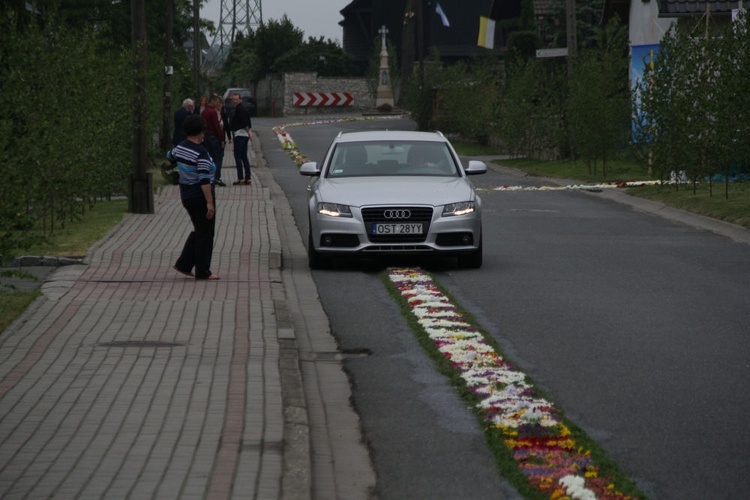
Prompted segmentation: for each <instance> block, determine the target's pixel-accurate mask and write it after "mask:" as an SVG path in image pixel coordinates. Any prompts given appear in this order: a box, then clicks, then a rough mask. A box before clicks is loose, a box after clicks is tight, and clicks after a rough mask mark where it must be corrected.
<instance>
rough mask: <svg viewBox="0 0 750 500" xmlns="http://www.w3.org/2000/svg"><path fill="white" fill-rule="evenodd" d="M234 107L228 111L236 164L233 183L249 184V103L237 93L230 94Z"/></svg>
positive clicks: (250, 125)
mask: <svg viewBox="0 0 750 500" xmlns="http://www.w3.org/2000/svg"><path fill="white" fill-rule="evenodd" d="M232 102H233V103H234V108H233V109H232V110H231V111H230V113H231V116H230V118H229V128H230V129H231V130H232V134H233V135H234V161H235V163H236V165H237V179H238V180H237V182H235V184H250V182H251V181H250V160H249V159H248V157H247V145H248V143H249V141H250V128H251V127H252V124H251V121H250V115H251V113H252V111H251V107H250V104H249V103H248V102H245V101H243V100H242V99H241V98H240V95H239V94H233V95H232Z"/></svg>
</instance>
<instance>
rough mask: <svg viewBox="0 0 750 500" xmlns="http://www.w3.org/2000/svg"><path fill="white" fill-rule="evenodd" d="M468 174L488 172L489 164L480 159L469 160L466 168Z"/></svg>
mask: <svg viewBox="0 0 750 500" xmlns="http://www.w3.org/2000/svg"><path fill="white" fill-rule="evenodd" d="M464 172H466V175H478V174H486V173H487V164H486V163H484V162H483V161H479V160H469V165H468V166H467V167H466V168H465V169H464Z"/></svg>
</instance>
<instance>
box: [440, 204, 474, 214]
mask: <svg viewBox="0 0 750 500" xmlns="http://www.w3.org/2000/svg"><path fill="white" fill-rule="evenodd" d="M473 212H474V202H473V201H462V202H459V203H450V204H448V205H445V206H444V207H443V217H456V216H459V215H467V214H470V213H473Z"/></svg>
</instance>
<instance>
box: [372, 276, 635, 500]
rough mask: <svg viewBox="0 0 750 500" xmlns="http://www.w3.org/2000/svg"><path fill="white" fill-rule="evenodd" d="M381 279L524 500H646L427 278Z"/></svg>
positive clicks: (615, 466)
mask: <svg viewBox="0 0 750 500" xmlns="http://www.w3.org/2000/svg"><path fill="white" fill-rule="evenodd" d="M381 277H382V279H383V282H384V283H385V285H386V287H387V289H388V291H389V293H390V294H391V295H392V296H393V297H394V299H395V300H396V301H397V302H398V303H399V305H400V306H401V310H402V314H403V315H404V317H405V318H406V320H407V322H408V324H409V326H410V327H411V329H412V330H413V331H414V332H415V334H416V337H417V339H418V341H419V343H420V345H421V346H422V347H423V348H424V349H425V351H426V352H427V353H428V355H429V356H430V357H431V358H432V359H433V360H434V361H435V363H436V366H437V368H438V371H439V372H440V373H442V374H444V375H445V376H447V377H448V378H449V380H450V383H451V385H452V386H453V387H454V388H455V390H456V391H457V393H458V394H459V395H460V396H461V397H462V398H463V399H464V400H465V401H466V403H467V404H468V405H469V406H470V407H471V408H472V409H473V411H474V413H475V415H476V416H477V418H478V421H479V423H480V425H481V427H482V429H483V430H484V432H485V436H486V439H487V443H488V446H489V448H490V450H491V451H492V452H493V454H494V455H495V458H496V462H497V464H498V467H499V469H500V472H501V474H502V475H503V476H504V477H505V478H506V479H507V480H508V481H509V482H511V483H512V484H513V485H514V486H515V487H516V488H517V489H518V491H519V492H520V493H521V494H522V495H523V496H524V497H525V498H566V497H569V498H643V497H644V495H643V493H642V492H641V491H639V490H638V488H637V487H636V486H635V484H634V483H633V481H632V480H630V479H629V478H628V477H627V476H626V475H625V474H624V473H623V472H622V471H621V470H620V469H619V467H618V466H617V465H616V464H615V463H614V462H613V461H612V460H611V459H610V458H609V457H608V455H607V454H606V452H604V450H603V449H601V447H600V446H599V445H598V444H597V443H596V442H595V441H594V440H592V439H591V438H589V437H588V436H587V435H586V433H585V432H583V430H581V429H580V428H579V427H578V426H576V425H575V424H573V423H572V422H571V421H569V420H568V419H567V418H566V417H565V415H564V414H563V412H562V410H561V409H559V408H557V407H555V406H554V405H553V404H552V403H550V402H549V401H550V400H549V398H547V397H546V396H545V395H544V394H543V392H542V391H540V390H539V389H538V388H537V387H536V384H534V383H533V381H532V380H531V379H530V377H528V376H526V375H525V374H524V373H522V372H521V371H520V370H518V369H517V368H516V367H515V364H514V363H512V362H511V361H509V360H508V359H507V358H506V357H505V355H504V354H503V353H502V351H501V350H500V348H499V346H498V345H497V343H496V342H495V341H494V339H493V338H492V337H491V336H490V335H488V334H487V333H486V332H485V331H484V330H482V329H481V328H480V327H478V326H476V325H477V323H476V321H475V320H474V319H473V318H472V317H471V315H470V314H468V313H467V312H466V311H464V310H463V309H461V308H460V307H458V306H457V305H456V304H457V303H456V301H455V300H454V299H453V298H452V297H451V296H450V295H449V294H448V293H447V292H446V291H445V290H444V289H443V288H442V287H441V286H440V285H439V284H438V283H437V282H436V281H435V280H434V279H433V278H432V276H430V275H429V274H428V273H426V272H424V271H422V270H421V269H388V270H387V271H386V272H384V273H382V275H381Z"/></svg>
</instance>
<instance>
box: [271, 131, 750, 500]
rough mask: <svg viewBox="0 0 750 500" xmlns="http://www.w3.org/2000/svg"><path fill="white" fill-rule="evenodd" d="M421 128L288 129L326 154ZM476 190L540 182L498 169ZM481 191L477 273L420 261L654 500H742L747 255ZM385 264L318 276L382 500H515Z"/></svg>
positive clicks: (593, 211) (558, 204) (554, 195)
mask: <svg viewBox="0 0 750 500" xmlns="http://www.w3.org/2000/svg"><path fill="white" fill-rule="evenodd" d="M263 123H264V122H263V121H262V120H261V119H258V120H257V121H256V124H257V125H258V126H257V127H256V128H257V129H261V128H262V127H263ZM411 126H412V125H411V124H410V123H409V122H407V121H394V120H391V121H387V122H344V123H341V124H338V125H332V124H321V125H314V126H303V127H294V128H290V129H289V131H290V132H291V133H292V135H293V137H294V139H295V141H296V142H297V144H298V146H299V147H300V149H301V150H303V151H304V152H305V153H307V154H308V155H309V156H310V157H311V158H312V159H315V160H319V159H321V158H322V156H323V153H324V152H325V149H326V148H327V146H328V144H329V143H330V140H331V138H332V137H333V136H334V135H335V133H337V131H338V130H340V129H343V130H360V129H366V128H386V127H387V128H392V129H394V128H409V127H411ZM261 138H262V141H263V146H264V154H265V156H266V158H267V159H268V162H269V166H270V167H271V168H272V169H273V172H274V177H275V178H276V180H277V182H278V183H279V184H280V185H281V186H282V188H283V189H284V190H285V192H286V193H287V196H288V198H289V199H290V203H291V205H292V208H293V210H294V213H295V217H296V219H297V225H298V227H299V229H300V232H301V233H302V235H303V236H306V234H307V215H306V212H305V211H306V205H305V198H306V193H305V186H306V185H307V180H306V179H305V178H302V176H299V175H298V174H297V173H296V169H295V168H294V165H293V163H292V162H291V160H289V159H288V157H286V156H285V155H284V153H283V152H282V151H281V149H280V148H279V147H278V144H277V143H274V141H275V138H274V137H273V136H272V134H270V133H264V132H263V131H262V130H261ZM472 180H473V181H474V182H475V184H477V186H479V187H480V188H492V187H495V186H501V185H507V184H513V185H518V184H526V185H530V184H538V181H535V180H533V179H529V178H522V177H517V176H513V175H510V174H509V173H507V172H505V171H502V170H501V171H499V172H491V173H488V174H487V175H485V176H478V177H474V178H473V179H472ZM481 196H482V199H483V203H484V204H483V207H484V212H483V219H484V235H485V246H484V250H485V256H484V266H483V267H482V269H481V270H464V269H461V270H458V269H454V268H453V267H452V266H451V263H450V262H440V261H432V262H429V261H428V262H419V264H423V265H424V267H427V268H428V270H430V271H431V272H432V273H433V274H434V276H435V277H436V278H437V279H438V280H439V281H440V282H441V283H442V284H443V285H444V286H445V287H446V288H447V289H448V290H449V291H450V292H451V294H452V295H453V296H454V297H455V298H456V299H457V300H458V302H460V304H461V305H462V306H463V307H465V308H467V309H468V310H469V311H470V312H471V313H472V314H473V315H474V316H475V318H476V319H477V320H478V321H479V322H480V323H481V325H482V326H483V327H484V328H485V329H486V330H487V331H489V332H490V333H491V334H492V335H493V336H494V337H495V338H496V339H497V340H498V342H499V344H500V345H501V347H502V348H503V350H504V352H505V354H506V355H507V356H508V357H510V358H511V359H513V360H514V361H515V362H517V363H518V365H519V366H520V367H521V368H522V369H524V371H525V372H526V373H527V374H529V375H530V376H531V377H532V378H533V379H534V381H535V382H536V383H537V385H539V386H540V388H542V389H543V390H544V391H545V392H546V393H547V394H548V395H549V396H550V398H551V399H552V400H553V401H554V402H555V403H556V404H557V405H558V406H560V407H562V408H563V410H564V411H565V412H566V414H567V415H568V417H570V418H571V419H572V420H574V421H575V422H576V423H577V424H578V425H580V426H581V427H583V428H584V429H585V430H586V431H587V432H588V433H589V434H590V435H591V437H593V438H594V439H596V440H597V441H598V442H599V443H600V444H601V445H602V446H603V447H604V448H605V449H606V450H607V451H608V452H609V453H610V455H611V456H612V458H613V459H614V460H615V461H617V462H618V463H619V464H620V465H621V466H622V468H623V469H624V470H625V471H626V472H628V473H629V474H630V475H631V477H633V479H635V480H636V481H637V483H638V484H639V486H640V487H641V489H642V490H643V491H644V492H646V494H648V495H649V496H650V497H651V498H741V497H744V496H746V492H747V491H748V490H750V474H748V473H747V471H749V470H750V426H748V425H747V422H746V420H745V416H746V415H748V414H750V393H749V392H748V390H747V387H748V386H749V385H750V384H749V382H750V360H749V359H748V354H747V353H748V348H749V347H750V336H748V335H747V332H748V327H747V318H748V313H749V312H750V294H749V293H748V292H750V284H749V283H748V279H747V275H748V271H750V252H748V246H747V245H745V244H740V243H734V242H732V241H731V240H729V239H727V238H724V237H722V236H717V235H716V234H713V233H711V232H708V231H705V230H696V229H694V228H692V227H690V226H687V225H683V224H680V223H675V222H672V221H669V220H666V219H663V218H661V217H657V216H653V215H648V214H644V213H640V212H637V211H634V210H633V209H632V208H630V207H629V206H626V205H622V204H618V203H615V202H613V201H610V200H608V199H605V198H604V197H600V196H597V195H595V194H590V193H583V192H574V191H565V192H560V191H555V192H550V191H542V192H540V191H518V192H492V191H484V192H482V193H481ZM402 263H404V262H399V264H402ZM406 263H407V264H408V263H414V262H406ZM384 265H385V264H382V263H368V262H365V263H352V264H348V265H344V266H340V267H337V268H336V269H333V270H327V271H316V272H314V273H313V276H314V278H315V281H316V284H317V286H318V290H319V294H320V296H321V300H322V303H323V305H324V307H325V309H326V313H327V314H328V316H329V319H330V322H331V327H332V331H333V333H334V335H335V336H336V338H337V339H338V341H339V343H340V346H341V348H342V349H344V350H347V351H352V352H359V351H360V350H363V349H364V350H367V351H368V352H370V353H371V354H370V355H369V356H363V355H352V357H351V358H350V359H348V361H347V362H346V368H347V370H348V371H349V374H350V378H351V381H352V385H353V400H354V403H355V405H356V407H357V409H358V411H359V412H360V415H361V417H362V422H363V428H364V433H365V436H366V439H367V440H368V443H369V445H370V448H371V452H372V456H373V460H374V463H375V469H376V472H377V475H378V487H379V494H380V496H381V498H407V497H415V498H416V497H420V498H426V497H430V498H498V497H503V496H505V497H508V498H512V497H513V496H515V494H514V492H513V490H512V489H511V488H509V487H508V485H507V484H506V483H505V481H504V480H503V479H502V478H500V477H499V475H498V473H497V469H496V467H495V465H494V462H493V460H492V457H491V456H490V455H489V452H488V451H487V450H486V447H485V445H484V438H483V436H482V435H481V432H480V430H479V426H478V424H477V423H476V421H475V420H474V417H473V416H472V414H471V413H470V412H469V411H468V409H466V408H465V407H464V406H463V404H462V402H461V401H460V400H459V399H458V398H457V397H456V396H455V394H453V391H452V390H451V388H450V387H449V386H448V384H447V382H446V381H445V380H443V378H442V377H441V376H440V375H439V374H437V373H436V372H435V370H434V368H433V366H432V364H431V362H430V360H429V359H427V358H426V356H425V355H424V354H423V353H422V352H421V350H420V348H419V347H418V345H417V343H416V341H415V340H414V338H413V335H412V334H411V331H410V330H409V329H408V328H407V326H406V323H405V321H404V320H403V319H402V318H401V317H400V315H399V312H398V309H397V308H396V305H395V303H394V302H393V300H392V299H390V298H389V297H388V296H387V294H386V292H385V289H384V286H383V285H382V283H381V282H380V278H379V276H378V275H377V272H378V271H379V270H381V269H382V268H383V267H384Z"/></svg>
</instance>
